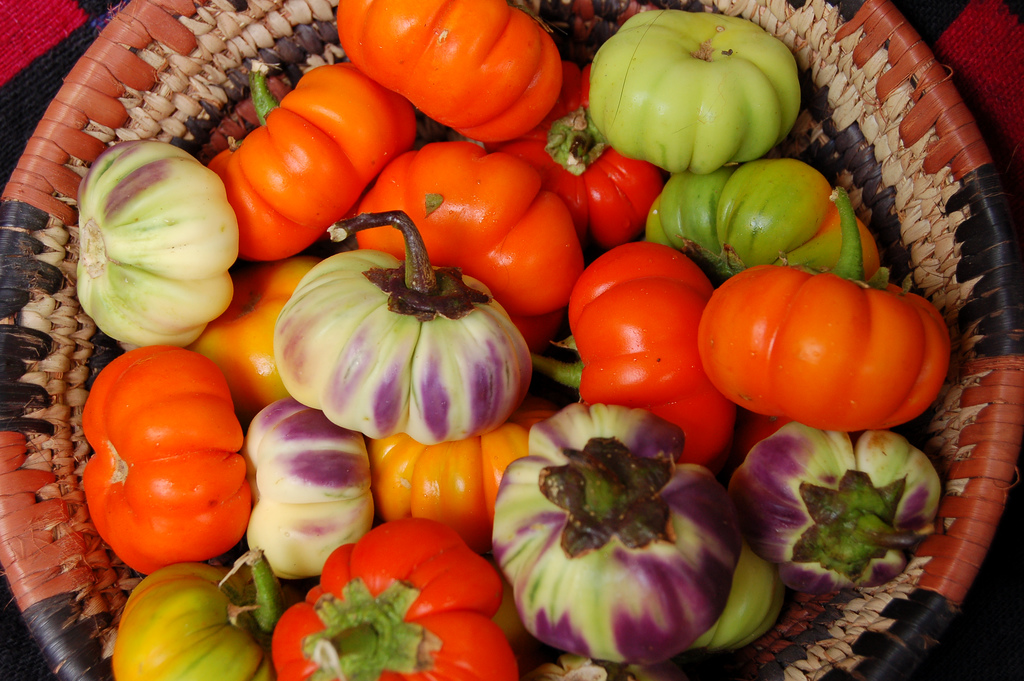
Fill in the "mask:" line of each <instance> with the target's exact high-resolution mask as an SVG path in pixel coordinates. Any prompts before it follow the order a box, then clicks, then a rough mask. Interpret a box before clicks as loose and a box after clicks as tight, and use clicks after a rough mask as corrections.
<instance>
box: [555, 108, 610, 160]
mask: <svg viewBox="0 0 1024 681" xmlns="http://www.w3.org/2000/svg"><path fill="white" fill-rule="evenodd" d="M606 148H608V142H607V141H606V140H605V138H604V135H602V134H601V131H600V130H598V129H597V126H595V125H594V122H593V121H592V120H591V118H590V116H589V115H588V113H587V110H586V109H585V108H584V107H580V108H578V109H576V110H575V111H573V112H572V113H570V114H568V115H566V116H563V117H562V118H559V119H558V120H557V121H555V122H554V123H552V124H551V127H550V128H549V129H548V141H547V145H546V146H545V147H544V150H545V151H547V152H548V154H549V155H550V156H551V158H552V159H554V161H555V163H557V164H558V165H560V166H562V167H563V168H565V169H566V170H568V171H569V172H570V173H572V174H573V175H582V174H583V173H584V172H585V171H586V169H587V168H588V167H589V166H590V164H591V163H593V162H594V161H596V160H597V159H598V158H599V157H600V156H601V154H603V153H604V150H605V149H606Z"/></svg>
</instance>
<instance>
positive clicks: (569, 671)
mask: <svg viewBox="0 0 1024 681" xmlns="http://www.w3.org/2000/svg"><path fill="white" fill-rule="evenodd" d="M688 679H689V677H688V676H687V675H686V672H684V671H683V670H682V669H680V668H679V667H678V666H676V665H675V664H674V663H672V662H670V661H667V660H666V661H665V662H659V663H657V664H652V665H647V666H642V665H624V664H621V663H618V662H606V661H603V660H590V659H587V658H585V657H580V656H579V655H572V654H570V653H565V654H563V655H559V656H558V660H557V661H556V662H545V663H544V664H542V665H540V666H539V667H537V668H536V669H534V670H532V671H530V672H528V673H527V674H524V675H523V676H522V677H521V679H520V681H688Z"/></svg>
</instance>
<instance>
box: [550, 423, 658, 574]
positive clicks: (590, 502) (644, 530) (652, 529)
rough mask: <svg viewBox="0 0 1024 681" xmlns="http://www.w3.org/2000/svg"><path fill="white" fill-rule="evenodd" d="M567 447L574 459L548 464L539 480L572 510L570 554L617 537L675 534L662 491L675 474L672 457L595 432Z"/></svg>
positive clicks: (630, 539) (567, 534) (644, 541)
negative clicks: (636, 450)
mask: <svg viewBox="0 0 1024 681" xmlns="http://www.w3.org/2000/svg"><path fill="white" fill-rule="evenodd" d="M562 451H563V453H564V454H565V456H566V458H568V459H569V463H567V464H566V465H564V466H549V467H547V468H545V469H543V470H542V471H541V474H540V480H539V484H540V490H541V492H542V493H543V494H544V496H545V497H546V498H547V499H548V500H549V501H551V502H552V503H553V504H555V505H556V506H558V507H559V508H562V509H564V510H566V511H567V512H568V518H567V520H566V525H565V529H564V530H562V549H563V550H564V551H565V552H566V555H568V556H569V557H570V558H575V557H577V556H581V555H583V554H585V553H587V552H589V551H591V550H595V549H599V548H601V547H602V546H604V545H605V544H607V543H608V542H609V541H611V539H612V537H618V538H619V540H620V541H621V542H622V543H623V544H624V545H625V546H627V547H629V548H642V547H644V546H647V545H648V544H650V543H651V542H652V541H656V540H659V539H668V538H669V534H670V532H671V530H670V526H669V515H670V514H669V508H668V505H667V504H666V503H665V501H664V499H662V498H661V495H660V492H661V490H662V488H663V487H664V486H665V485H666V484H668V481H669V480H670V479H671V477H672V470H673V467H674V464H673V462H672V461H671V460H670V459H668V458H650V459H649V458H644V457H639V456H636V455H635V454H633V453H632V452H631V451H630V450H629V448H627V447H626V446H625V445H624V444H622V442H620V441H619V440H617V439H615V438H591V439H590V440H588V441H587V444H586V445H585V446H584V447H583V449H582V450H575V449H568V448H567V449H564V450H562Z"/></svg>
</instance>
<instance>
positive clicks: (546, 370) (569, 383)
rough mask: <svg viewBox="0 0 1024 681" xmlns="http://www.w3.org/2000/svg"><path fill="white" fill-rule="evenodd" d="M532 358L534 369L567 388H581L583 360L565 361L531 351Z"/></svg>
mask: <svg viewBox="0 0 1024 681" xmlns="http://www.w3.org/2000/svg"><path fill="white" fill-rule="evenodd" d="M530 360H531V361H532V363H533V370H534V371H536V372H537V373H539V374H542V375H544V376H547V377H548V378H550V379H551V380H553V381H555V382H556V383H560V384H561V385H564V386H565V387H567V388H573V389H575V390H579V389H580V381H581V380H582V379H583V361H582V360H577V361H575V362H563V361H562V360H559V359H555V358H553V357H548V356H547V355H539V354H537V353H535V352H532V353H530Z"/></svg>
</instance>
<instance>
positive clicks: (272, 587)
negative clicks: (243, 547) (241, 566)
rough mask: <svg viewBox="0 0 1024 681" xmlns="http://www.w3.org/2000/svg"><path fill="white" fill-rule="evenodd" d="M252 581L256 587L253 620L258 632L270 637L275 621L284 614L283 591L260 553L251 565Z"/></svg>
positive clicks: (268, 563) (275, 624)
mask: <svg viewBox="0 0 1024 681" xmlns="http://www.w3.org/2000/svg"><path fill="white" fill-rule="evenodd" d="M251 569H252V581H253V584H254V585H255V587H256V609H255V610H254V611H253V613H252V616H253V620H254V621H255V622H256V626H257V627H259V629H260V631H261V632H263V633H264V634H266V635H267V636H270V635H272V634H273V633H274V627H275V626H277V621H278V620H279V619H281V615H282V614H284V611H285V604H284V591H283V590H282V589H281V583H280V582H279V581H277V577H276V576H275V575H274V571H273V569H271V567H270V562H269V561H267V558H266V556H264V555H263V552H262V551H260V553H259V557H258V558H257V559H256V560H255V561H254V562H253V563H252V568H251Z"/></svg>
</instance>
